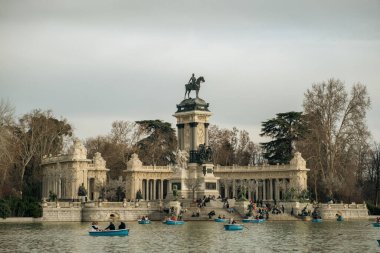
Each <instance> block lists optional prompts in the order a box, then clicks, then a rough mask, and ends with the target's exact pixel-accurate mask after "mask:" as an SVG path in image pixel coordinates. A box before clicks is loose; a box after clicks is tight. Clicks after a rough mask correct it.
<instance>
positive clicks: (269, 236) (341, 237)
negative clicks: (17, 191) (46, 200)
mask: <svg viewBox="0 0 380 253" xmlns="http://www.w3.org/2000/svg"><path fill="white" fill-rule="evenodd" d="M368 224H369V222H367V221H349V222H346V221H345V222H336V221H327V222H323V223H312V222H301V221H300V222H266V223H262V224H245V225H244V226H245V227H246V229H244V230H242V231H224V230H223V224H220V223H214V222H187V223H186V224H185V225H181V226H168V225H164V224H161V223H160V222H154V223H153V224H151V225H139V224H137V222H129V223H127V226H128V227H129V228H130V229H131V231H130V235H129V236H127V237H91V236H89V235H88V234H87V229H88V227H89V224H88V223H75V222H68V223H29V224H0V245H1V248H0V251H1V252H90V251H92V252H105V251H107V252H161V251H165V252H228V251H231V252H376V251H379V252H380V250H379V247H378V246H377V242H376V239H380V228H373V227H372V226H369V225H368ZM103 225H106V224H103Z"/></svg>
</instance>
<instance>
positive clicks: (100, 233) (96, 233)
mask: <svg viewBox="0 0 380 253" xmlns="http://www.w3.org/2000/svg"><path fill="white" fill-rule="evenodd" d="M88 233H89V234H90V235H92V236H126V235H128V234H129V229H119V230H103V231H88Z"/></svg>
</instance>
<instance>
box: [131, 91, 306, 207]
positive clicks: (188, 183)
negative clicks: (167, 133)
mask: <svg viewBox="0 0 380 253" xmlns="http://www.w3.org/2000/svg"><path fill="white" fill-rule="evenodd" d="M208 106H209V104H207V103H206V102H205V101H204V100H202V99H200V98H196V99H191V98H190V99H185V100H184V101H182V102H181V103H180V104H179V105H177V108H178V110H177V112H176V113H175V114H174V115H173V116H174V117H176V119H177V134H178V148H179V151H177V153H178V152H182V151H186V152H188V153H189V154H190V157H189V161H188V164H187V166H182V167H184V168H182V169H176V167H169V166H167V167H160V166H143V165H142V163H141V161H140V160H139V159H138V157H137V155H135V154H134V155H132V158H131V159H130V161H129V162H128V164H127V170H125V173H126V180H127V182H126V187H127V198H128V199H135V198H136V193H137V191H139V190H140V191H141V192H142V195H143V198H144V199H146V200H156V199H165V198H168V197H169V198H173V189H176V193H177V194H178V197H179V198H192V197H195V198H199V197H203V196H204V195H215V196H219V195H220V196H222V197H228V198H233V197H239V196H240V194H242V193H243V192H244V193H243V194H246V197H247V198H249V199H254V200H256V201H258V200H262V201H274V200H282V199H284V197H285V192H286V191H287V190H288V189H290V188H294V189H296V190H297V191H302V190H305V189H306V188H307V172H308V171H309V169H307V168H306V162H305V160H304V159H303V158H302V157H301V154H300V153H298V152H297V153H295V155H294V158H293V159H292V160H291V162H290V164H287V165H275V166H272V165H262V166H214V164H212V162H208V161H205V160H203V159H199V157H198V153H199V152H200V151H199V145H203V147H207V146H208V126H209V123H208V120H209V117H210V116H211V115H212V113H211V112H210V111H209V110H208ZM185 167H186V168H185ZM195 181H196V182H197V184H198V187H194V182H195ZM193 193H194V196H193Z"/></svg>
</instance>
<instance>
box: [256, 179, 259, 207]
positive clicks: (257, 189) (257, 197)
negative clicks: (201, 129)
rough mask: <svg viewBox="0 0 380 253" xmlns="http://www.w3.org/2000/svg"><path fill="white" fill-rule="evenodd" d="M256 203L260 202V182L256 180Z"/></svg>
mask: <svg viewBox="0 0 380 253" xmlns="http://www.w3.org/2000/svg"><path fill="white" fill-rule="evenodd" d="M255 196H256V202H257V200H259V182H258V181H257V180H256V190H255Z"/></svg>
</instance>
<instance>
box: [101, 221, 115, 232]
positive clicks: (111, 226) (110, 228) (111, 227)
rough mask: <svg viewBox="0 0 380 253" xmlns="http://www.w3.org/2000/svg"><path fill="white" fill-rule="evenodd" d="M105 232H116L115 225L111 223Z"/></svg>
mask: <svg viewBox="0 0 380 253" xmlns="http://www.w3.org/2000/svg"><path fill="white" fill-rule="evenodd" d="M104 230H116V228H115V224H113V222H112V221H111V222H110V224H109V225H108V227H106V228H105V229H104Z"/></svg>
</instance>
